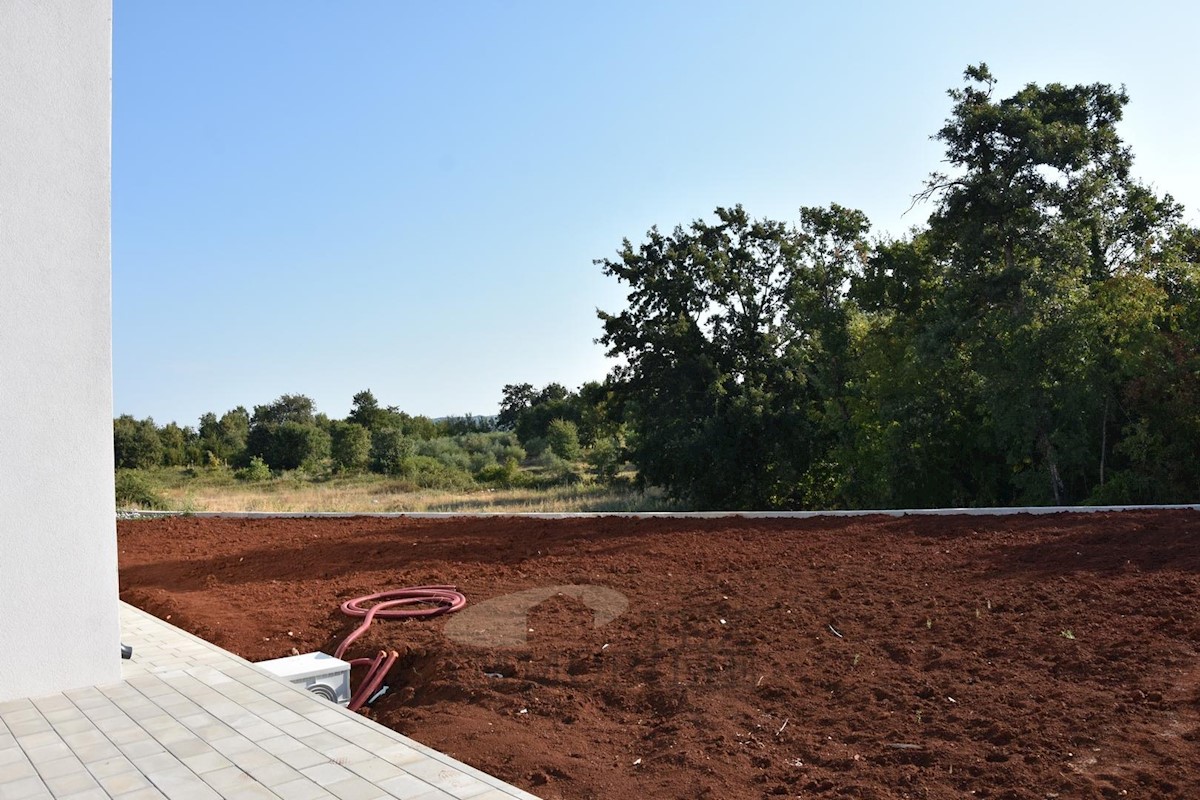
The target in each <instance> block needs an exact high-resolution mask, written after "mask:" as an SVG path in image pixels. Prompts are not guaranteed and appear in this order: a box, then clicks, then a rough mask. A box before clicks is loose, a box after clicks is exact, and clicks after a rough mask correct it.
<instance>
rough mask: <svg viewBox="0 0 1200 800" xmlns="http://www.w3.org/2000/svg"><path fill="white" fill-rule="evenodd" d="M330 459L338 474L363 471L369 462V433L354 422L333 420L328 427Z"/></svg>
mask: <svg viewBox="0 0 1200 800" xmlns="http://www.w3.org/2000/svg"><path fill="white" fill-rule="evenodd" d="M330 457H331V459H332V461H333V466H334V469H336V470H337V471H339V472H357V471H359V470H362V469H365V468H366V467H367V465H368V464H369V463H370V460H371V432H370V431H368V430H367V429H366V428H364V427H363V426H362V425H358V424H356V423H354V422H340V421H336V420H335V421H334V422H333V423H332V424H331V427H330Z"/></svg>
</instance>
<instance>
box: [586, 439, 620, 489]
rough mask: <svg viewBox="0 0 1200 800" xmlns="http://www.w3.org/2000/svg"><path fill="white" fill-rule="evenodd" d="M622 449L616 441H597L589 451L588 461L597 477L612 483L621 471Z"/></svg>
mask: <svg viewBox="0 0 1200 800" xmlns="http://www.w3.org/2000/svg"><path fill="white" fill-rule="evenodd" d="M621 455H622V453H621V448H620V446H619V445H618V444H617V442H616V440H615V439H612V438H606V439H597V440H596V443H595V444H593V445H592V449H591V450H589V451H588V454H587V461H588V463H589V464H590V465H591V466H592V469H594V470H595V471H596V477H597V478H599V479H600V480H602V481H604V482H605V483H612V481H613V479H615V478H616V477H617V472H618V471H619V470H620V469H621Z"/></svg>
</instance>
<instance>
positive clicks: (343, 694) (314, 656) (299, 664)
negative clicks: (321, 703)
mask: <svg viewBox="0 0 1200 800" xmlns="http://www.w3.org/2000/svg"><path fill="white" fill-rule="evenodd" d="M255 666H258V667H261V668H262V669H264V670H266V671H267V672H269V673H271V674H272V675H275V676H277V677H280V678H283V679H284V680H285V681H287V682H288V683H291V684H292V685H294V686H299V687H300V688H301V689H307V690H308V691H310V692H312V693H313V694H315V695H318V696H320V697H324V698H325V699H326V700H328V701H330V702H331V703H338V704H339V705H343V706H344V705H346V704H347V703H349V702H350V665H349V664H348V663H346V662H345V661H342V660H341V659H340V658H334V657H333V656H331V655H328V654H326V653H303V654H301V655H298V656H287V657H286V658H273V659H271V660H270V661H259V662H258V663H257V664H256V665H255Z"/></svg>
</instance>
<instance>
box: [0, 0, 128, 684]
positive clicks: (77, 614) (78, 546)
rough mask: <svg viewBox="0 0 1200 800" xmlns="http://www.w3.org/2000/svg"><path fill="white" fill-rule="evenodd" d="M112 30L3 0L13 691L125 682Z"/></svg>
mask: <svg viewBox="0 0 1200 800" xmlns="http://www.w3.org/2000/svg"><path fill="white" fill-rule="evenodd" d="M111 29H112V6H111V2H110V0H4V1H3V2H0V647H2V648H3V651H2V652H0V701H3V700H6V699H11V698H15V697H36V696H38V695H44V694H50V693H53V692H57V691H61V690H64V689H67V688H72V687H77V686H84V685H90V684H96V683H103V682H108V681H113V680H118V679H119V678H120V650H119V644H120V630H119V622H118V607H117V549H116V531H115V525H114V522H113V514H114V508H113V489H112V478H113V473H112V466H113V464H112V460H113V451H112V356H111V351H112V335H111V325H112V323H111V319H112V315H111V296H110V284H111V275H110V266H109V197H110V168H109V161H110V155H109V154H110V144H109V142H110V119H111V107H112V103H111V94H112V90H111V75H112V67H111V63H112V62H111V38H112V37H111Z"/></svg>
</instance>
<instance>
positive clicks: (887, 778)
mask: <svg viewBox="0 0 1200 800" xmlns="http://www.w3.org/2000/svg"><path fill="white" fill-rule="evenodd" d="M119 534H120V535H119V544H120V550H121V590H122V592H121V596H122V598H123V599H125V600H126V601H128V602H131V603H133V604H135V605H138V606H140V607H142V608H145V609H146V610H148V611H150V612H151V613H154V614H156V615H158V616H160V617H163V618H166V617H167V616H168V615H169V616H170V620H171V622H173V623H175V624H177V625H180V627H183V628H186V629H188V630H191V631H193V632H194V633H197V634H199V635H201V636H204V637H205V638H207V639H210V640H212V641H214V642H216V643H218V644H220V645H221V646H223V647H226V648H228V649H230V650H233V651H234V652H237V653H239V654H240V655H243V656H244V657H246V658H249V659H251V660H260V659H265V658H274V657H278V656H282V655H287V654H288V653H290V652H291V650H292V648H296V649H298V650H299V651H300V652H306V651H309V650H315V649H324V650H326V651H332V649H333V647H334V646H336V644H337V643H338V642H339V641H340V640H341V639H342V638H343V637H344V636H345V635H346V634H347V633H348V632H349V631H350V630H351V629H353V628H354V627H355V625H356V622H357V621H356V620H351V619H349V618H346V617H344V616H342V615H341V614H340V613H339V612H338V611H337V605H338V603H339V602H341V601H342V600H344V599H347V598H349V597H353V596H357V595H362V594H368V593H371V592H374V591H378V590H381V589H384V588H389V587H399V586H410V585H421V584H429V583H453V584H456V585H458V586H459V587H460V589H462V591H463V592H464V593H465V594H466V595H467V597H468V600H469V603H470V605H469V606H468V609H467V611H464V612H462V615H461V620H462V621H461V624H460V623H459V622H456V623H455V624H454V625H451V626H449V627H448V626H447V621H446V618H436V619H433V620H425V621H403V622H380V623H376V625H375V627H374V628H372V630H371V631H370V632H369V633H368V634H367V635H366V636H364V637H363V638H362V639H361V640H359V642H356V643H355V645H354V647H353V648H352V651H353V652H352V654H368V653H371V652H373V651H374V650H376V649H380V648H388V649H390V648H395V649H397V650H398V651H399V652H400V653H401V658H400V660H399V661H398V662H397V665H396V667H395V668H394V670H393V672H392V675H391V678H390V680H389V683H390V685H391V687H392V691H391V692H389V693H388V694H387V695H386V696H384V697H383V698H382V699H381V700H380V701H379V702H377V703H376V704H375V706H374V707H373V708H372V709H371V710H370V711H369V712H368V713H369V715H370V716H372V717H373V718H375V719H377V720H379V721H380V722H382V723H383V724H385V725H388V726H390V727H393V728H395V729H396V730H399V731H401V732H403V733H405V734H407V735H409V736H412V737H413V738H416V739H418V740H420V741H422V742H425V743H426V744H429V745H430V746H433V747H436V748H438V749H440V750H443V751H445V752H447V753H450V754H451V755H453V756H455V757H456V758H459V759H461V760H463V761H466V762H467V763H469V764H472V765H474V766H476V767H479V768H480V769H483V770H486V771H488V772H490V773H493V774H495V775H497V776H498V777H500V778H503V779H504V780H507V781H510V782H512V783H514V784H517V785H519V786H523V787H525V788H527V789H528V790H530V791H532V792H534V793H535V794H538V795H539V796H541V797H545V798H548V799H550V800H553V799H554V798H563V799H564V800H583V798H610V797H619V796H627V797H662V798H672V797H679V798H754V797H762V798H771V797H798V796H799V797H872V798H876V797H878V798H892V797H895V798H951V797H953V798H961V797H963V796H972V797H989V798H1039V800H1040V799H1041V798H1046V797H1054V796H1058V797H1063V798H1067V797H1070V798H1110V797H1112V798H1118V797H1139V796H1140V797H1181V798H1183V797H1196V796H1200V615H1198V613H1197V611H1198V608H1197V606H1198V603H1200V514H1196V513H1191V512H1122V513H1118V514H1107V513H1106V514H1059V515H1053V516H1028V515H1020V516H1004V517H968V516H958V517H906V518H890V517H857V518H823V519H811V520H747V519H740V518H731V519H715V520H693V519H649V520H631V519H624V518H615V517H602V518H596V519H586V520H553V521H552V520H529V519H518V518H479V519H455V520H407V519H400V520H397V519H376V518H354V519H327V520H317V519H275V520H233V519H197V518H172V519H164V520H154V521H128V522H121V523H119ZM579 587H595V589H594V590H586V591H585V590H584V589H580V588H579ZM614 597H617V598H619V599H620V600H621V603H620V604H619V605H614V604H613V603H614V602H615V601H613V600H612V598H614ZM514 598H515V599H514ZM530 598H532V599H530ZM539 600H540V601H541V602H534V601H539ZM605 604H607V605H605ZM602 606H603V607H602ZM473 609H482V610H481V611H478V612H477V613H476V614H475V615H474V616H467V614H468V612H471V611H472V610H473ZM489 609H490V611H489ZM489 613H490V614H491V616H489ZM515 613H519V614H520V615H521V617H520V620H521V621H520V627H516V628H514V626H513V624H512V622H513V620H512V618H511V617H512V615H513V614H515ZM502 629H503V631H504V633H503V636H501V634H500V633H499V631H501V630H502ZM514 630H515V631H516V634H514ZM515 635H516V636H517V638H514V636H515ZM520 636H523V640H521V639H520ZM489 637H491V638H489ZM489 642H492V644H490V645H489Z"/></svg>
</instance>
